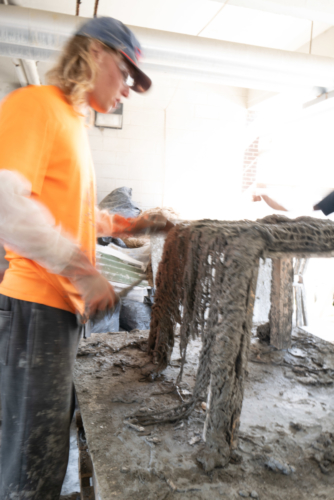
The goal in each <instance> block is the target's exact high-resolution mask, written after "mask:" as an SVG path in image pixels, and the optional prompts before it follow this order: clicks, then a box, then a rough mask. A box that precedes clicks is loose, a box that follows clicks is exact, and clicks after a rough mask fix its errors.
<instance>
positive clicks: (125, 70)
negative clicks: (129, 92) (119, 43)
mask: <svg viewBox="0 0 334 500" xmlns="http://www.w3.org/2000/svg"><path fill="white" fill-rule="evenodd" d="M117 66H118V69H119V70H120V72H121V74H122V77H123V82H124V84H125V85H127V86H128V87H130V88H131V87H133V84H134V78H133V76H132V75H131V72H130V69H129V67H128V65H127V64H126V63H125V61H122V60H121V61H117Z"/></svg>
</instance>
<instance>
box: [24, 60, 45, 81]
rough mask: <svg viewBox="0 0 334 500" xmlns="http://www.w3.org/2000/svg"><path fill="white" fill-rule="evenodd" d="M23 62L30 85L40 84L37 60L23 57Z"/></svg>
mask: <svg viewBox="0 0 334 500" xmlns="http://www.w3.org/2000/svg"><path fill="white" fill-rule="evenodd" d="M22 62H23V67H24V70H25V73H26V75H27V79H28V83H29V85H40V84H41V80H40V78H39V74H38V70H37V64H36V61H33V60H31V59H23V61H22Z"/></svg>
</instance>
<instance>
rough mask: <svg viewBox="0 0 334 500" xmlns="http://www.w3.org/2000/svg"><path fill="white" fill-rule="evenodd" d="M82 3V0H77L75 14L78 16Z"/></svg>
mask: <svg viewBox="0 0 334 500" xmlns="http://www.w3.org/2000/svg"><path fill="white" fill-rule="evenodd" d="M80 4H81V0H77V8H76V11H75V15H76V16H78V15H79V11H80Z"/></svg>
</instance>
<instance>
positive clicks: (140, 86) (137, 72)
mask: <svg viewBox="0 0 334 500" xmlns="http://www.w3.org/2000/svg"><path fill="white" fill-rule="evenodd" d="M121 54H122V55H123V56H124V57H125V58H126V59H127V61H128V62H129V63H130V65H131V68H133V75H132V76H133V79H134V83H133V85H132V87H131V89H132V90H134V91H135V92H139V93H143V92H146V91H147V90H148V89H149V88H150V87H151V85H152V80H151V79H150V78H149V77H148V76H147V75H146V74H145V73H144V72H143V71H142V70H141V69H139V68H138V66H136V64H134V63H133V61H132V59H131V58H130V57H129V56H128V55H127V54H126V53H125V52H123V51H121Z"/></svg>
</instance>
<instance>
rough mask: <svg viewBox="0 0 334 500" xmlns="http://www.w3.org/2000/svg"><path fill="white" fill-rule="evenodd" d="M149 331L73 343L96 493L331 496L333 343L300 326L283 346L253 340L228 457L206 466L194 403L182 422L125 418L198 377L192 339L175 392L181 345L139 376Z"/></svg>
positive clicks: (162, 403)
mask: <svg viewBox="0 0 334 500" xmlns="http://www.w3.org/2000/svg"><path fill="white" fill-rule="evenodd" d="M147 337H148V332H146V331H143V332H139V331H135V332H134V333H126V332H122V333H113V334H96V335H93V336H92V337H91V338H90V339H87V340H83V341H82V342H81V346H80V349H79V353H78V358H77V363H76V367H75V386H76V391H77V395H78V400H79V405H80V410H81V413H82V418H83V423H84V427H85V432H86V437H87V441H88V446H89V451H90V453H91V456H92V460H93V465H94V469H95V475H96V479H97V483H98V489H99V495H100V499H101V500H107V499H112V498H117V499H120V500H123V499H130V498H131V499H133V498H136V499H138V500H140V499H145V500H153V499H154V500H170V499H173V498H180V499H182V500H183V499H190V498H191V499H216V498H217V499H219V498H226V499H228V500H234V499H240V498H241V497H245V498H247V497H248V498H260V500H262V499H263V500H264V499H266V500H278V499H284V500H285V499H286V500H299V499H305V500H306V499H307V500H309V499H313V498H315V499H320V498H321V499H328V500H329V499H332V498H334V495H333V491H334V489H333V488H334V388H333V381H334V346H333V345H332V344H329V343H327V342H324V341H321V340H320V339H316V338H315V337H312V336H310V335H308V334H307V335H306V334H304V333H303V332H301V331H299V332H298V331H295V332H294V335H293V337H292V348H291V349H290V350H289V351H288V352H287V351H285V352H284V351H276V350H275V349H273V348H272V347H270V346H268V345H265V344H260V343H259V342H258V341H257V340H255V339H254V340H253V342H252V345H251V352H250V362H249V365H248V371H249V374H248V378H247V384H246V392H245V397H244V403H243V409H242V414H241V426H240V432H239V440H238V443H237V448H236V453H235V454H234V463H230V464H229V465H228V467H226V468H224V469H215V470H214V471H213V472H212V473H210V474H206V473H205V472H204V471H203V469H202V468H201V465H200V463H199V462H198V460H197V459H198V458H200V456H201V448H202V447H203V442H202V441H201V436H202V429H203V423H204V418H205V410H204V409H202V407H201V403H199V404H198V407H197V408H196V409H195V411H194V412H193V414H192V415H191V416H190V417H189V418H188V419H187V420H185V421H184V422H182V423H181V424H180V423H178V424H164V425H160V426H149V427H146V428H145V430H144V431H140V430H136V429H135V428H131V427H129V426H128V425H127V424H126V420H125V419H126V417H127V416H129V415H131V414H134V413H138V412H139V411H141V410H142V411H151V410H164V409H166V408H167V407H169V406H177V405H179V404H180V402H181V398H183V399H184V400H187V397H189V395H190V394H191V391H192V387H193V385H194V381H195V377H196V372H197V362H198V357H199V351H200V347H201V342H200V341H199V340H197V341H192V342H191V343H190V345H189V347H188V357H187V363H186V365H185V372H184V377H183V384H181V387H180V390H179V391H178V390H177V389H176V388H175V385H174V381H175V380H176V377H177V374H178V371H179V359H178V358H179V352H178V346H176V347H175V348H174V353H173V358H172V366H171V367H168V368H167V369H166V370H165V371H164V373H163V374H162V375H161V376H160V377H159V378H158V379H157V380H156V381H154V382H151V381H149V380H148V379H146V378H145V377H144V374H145V368H144V366H145V365H146V364H147V363H148V362H149V361H150V359H149V357H148V356H147V354H146V353H145V352H144V351H142V350H141V349H144V348H145V340H146V339H147ZM177 340H178V339H177ZM332 433H333V434H332ZM251 494H252V495H253V496H252V497H251V496H250V495H251ZM256 495H257V496H256Z"/></svg>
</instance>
